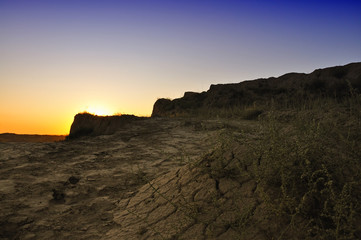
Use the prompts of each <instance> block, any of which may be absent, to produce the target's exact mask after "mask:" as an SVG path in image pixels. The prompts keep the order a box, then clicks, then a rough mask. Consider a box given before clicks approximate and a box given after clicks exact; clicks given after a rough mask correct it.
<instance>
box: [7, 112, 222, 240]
mask: <svg viewBox="0 0 361 240" xmlns="http://www.w3.org/2000/svg"><path fill="white" fill-rule="evenodd" d="M223 127H224V123H221V122H218V121H208V122H202V121H193V120H165V119H148V120H144V121H138V122H135V123H133V124H131V125H128V126H127V128H126V129H123V130H120V131H118V132H117V133H115V134H113V135H102V136H98V137H85V138H81V139H78V140H71V141H63V142H53V143H0V209H1V211H0V239H101V238H102V239H113V238H114V239H139V238H140V237H139V234H140V235H142V234H143V233H145V232H146V231H148V230H147V229H145V228H142V226H140V227H139V225H137V224H135V225H134V224H133V223H131V224H128V225H127V224H126V223H125V222H124V221H125V220H127V219H128V220H129V217H125V218H124V221H123V218H122V214H124V203H125V202H127V203H129V201H130V200H131V199H134V197H136V196H141V197H142V198H143V197H144V198H146V196H143V195H142V194H140V195H139V194H138V193H139V189H142V187H143V188H144V186H148V188H149V182H150V181H151V180H152V179H155V178H157V177H158V178H161V177H162V176H163V177H164V176H169V174H170V173H172V172H173V173H174V171H179V169H180V167H181V166H184V165H186V164H187V163H189V162H191V161H193V160H194V159H196V158H200V156H202V155H204V154H206V153H207V152H209V151H210V150H211V149H213V147H214V146H215V144H217V139H218V138H217V136H218V135H219V133H220V132H221V131H222V128H223ZM167 173H168V175H166V174H167ZM163 181H164V180H163ZM145 188H147V187H145ZM143 200H146V199H143ZM122 206H123V208H122ZM161 206H162V205H159V206H157V208H158V207H160V208H159V209H158V212H159V214H160V215H162V216H163V215H164V214H166V212H167V211H173V210H172V209H171V208H169V207H168V208H167V209H162V208H161ZM163 208H164V207H163ZM153 210H154V209H153ZM130 211H131V210H130ZM128 213H129V211H128ZM156 219H157V218H156ZM131 220H132V221H133V220H134V218H132V219H131ZM161 220H164V217H160V218H159V219H158V220H157V221H161ZM138 222H139V221H138ZM132 224H133V225H134V226H136V228H137V229H135V230H134V229H133V230H132V231H130V232H129V231H128V233H127V234H125V233H126V232H127V231H125V230H124V226H127V229H128V230H129V228H132V226H133V225H132ZM122 226H123V227H122ZM148 226H150V225H149V224H148ZM123 230H124V231H123ZM119 231H120V232H122V231H123V232H122V233H120V232H119ZM137 234H138V235H137ZM142 238H151V239H153V238H154V239H159V238H163V237H162V235H157V234H154V233H153V234H151V235H147V234H144V236H143V237H142Z"/></svg>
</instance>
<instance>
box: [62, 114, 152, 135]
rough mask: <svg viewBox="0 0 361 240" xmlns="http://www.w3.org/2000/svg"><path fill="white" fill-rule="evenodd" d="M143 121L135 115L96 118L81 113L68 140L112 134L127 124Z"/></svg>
mask: <svg viewBox="0 0 361 240" xmlns="http://www.w3.org/2000/svg"><path fill="white" fill-rule="evenodd" d="M142 119H145V118H144V117H136V116H134V115H121V116H96V115H92V114H89V113H79V114H77V115H75V117H74V121H73V123H72V125H71V128H70V133H69V136H68V137H67V139H74V138H78V137H81V136H98V135H103V134H105V135H106V134H112V133H114V132H115V131H117V130H118V129H120V128H122V127H124V126H125V125H126V124H129V123H130V122H133V121H138V120H142Z"/></svg>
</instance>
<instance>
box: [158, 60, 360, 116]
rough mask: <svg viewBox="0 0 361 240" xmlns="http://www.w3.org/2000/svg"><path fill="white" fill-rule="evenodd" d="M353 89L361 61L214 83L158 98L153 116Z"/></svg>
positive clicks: (301, 98)
mask: <svg viewBox="0 0 361 240" xmlns="http://www.w3.org/2000/svg"><path fill="white" fill-rule="evenodd" d="M351 89H353V91H358V92H361V63H351V64H348V65H345V66H337V67H330V68H325V69H318V70H315V71H313V72H312V73H310V74H304V73H288V74H285V75H282V76H280V77H278V78H275V77H271V78H267V79H256V80H252V81H244V82H240V83H232V84H217V85H211V86H210V89H209V90H208V91H207V92H202V93H195V92H186V93H185V94H184V96H183V97H182V98H177V99H174V100H170V99H164V98H161V99H158V100H157V101H156V102H155V104H154V107H153V112H152V117H177V116H192V115H199V113H200V112H202V111H208V112H212V111H217V110H219V109H223V110H224V109H229V108H232V107H242V106H247V105H252V104H255V103H257V104H265V103H269V102H270V101H273V102H275V103H278V104H283V103H285V102H287V104H292V103H294V102H300V101H304V100H307V99H314V98H319V97H336V98H342V97H345V96H348V95H349V94H350V93H351V91H350V90H351Z"/></svg>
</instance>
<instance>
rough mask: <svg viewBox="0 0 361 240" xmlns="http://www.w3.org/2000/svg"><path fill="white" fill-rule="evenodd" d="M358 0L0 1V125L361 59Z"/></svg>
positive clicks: (109, 110) (54, 124) (55, 120)
mask: <svg viewBox="0 0 361 240" xmlns="http://www.w3.org/2000/svg"><path fill="white" fill-rule="evenodd" d="M360 11H361V1H359V0H355V1H350V0H342V1H308V0H303V1H279V0H274V1H262V0H258V1H232V0H219V1H212V0H192V1H190V0H182V1H175V0H167V1H166V0H143V1H141V0H118V1H115V0H114V1H113V0H98V1H95V0H52V1H44V0H43V1H40V0H31V1H29V0H23V1H19V0H0V133H3V132H12V133H22V134H68V133H69V130H70V125H71V123H72V121H73V118H74V115H75V114H77V113H79V112H84V111H88V112H91V113H95V114H98V115H109V114H135V115H140V116H150V115H151V112H152V107H153V104H154V102H155V101H156V100H157V99H158V98H171V99H173V98H178V97H182V96H183V94H184V92H185V91H196V92H202V91H206V90H208V89H209V86H210V85H211V84H217V83H237V82H241V81H244V80H252V79H256V78H261V77H271V76H275V77H277V76H280V75H283V74H285V73H288V72H306V73H308V72H312V71H313V70H314V69H318V68H324V67H329V66H336V65H345V64H348V63H351V62H360V61H361V14H360Z"/></svg>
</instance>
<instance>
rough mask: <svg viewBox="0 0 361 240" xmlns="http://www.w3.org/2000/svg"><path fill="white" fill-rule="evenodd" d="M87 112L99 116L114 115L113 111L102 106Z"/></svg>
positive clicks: (91, 108) (89, 109) (90, 108)
mask: <svg viewBox="0 0 361 240" xmlns="http://www.w3.org/2000/svg"><path fill="white" fill-rule="evenodd" d="M86 112H88V113H91V114H94V115H98V116H109V115H113V114H114V113H113V112H112V111H110V110H109V109H107V108H106V107H100V106H96V107H95V106H94V107H89V108H88V109H87V110H86Z"/></svg>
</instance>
